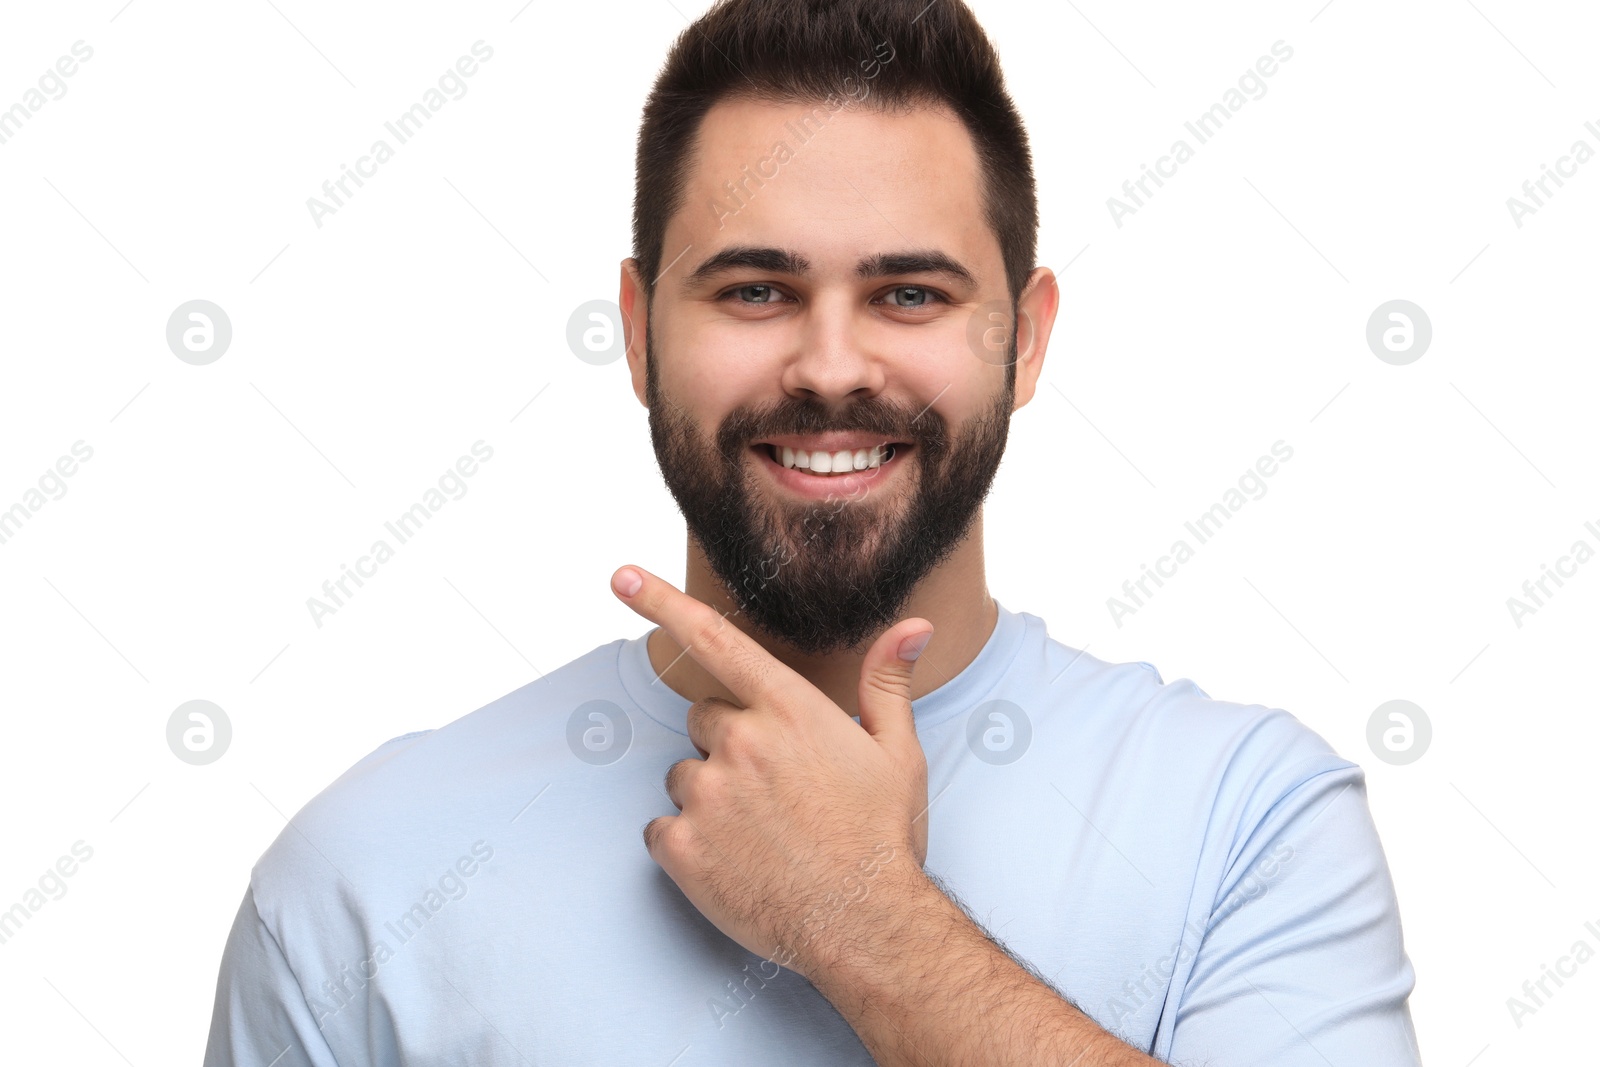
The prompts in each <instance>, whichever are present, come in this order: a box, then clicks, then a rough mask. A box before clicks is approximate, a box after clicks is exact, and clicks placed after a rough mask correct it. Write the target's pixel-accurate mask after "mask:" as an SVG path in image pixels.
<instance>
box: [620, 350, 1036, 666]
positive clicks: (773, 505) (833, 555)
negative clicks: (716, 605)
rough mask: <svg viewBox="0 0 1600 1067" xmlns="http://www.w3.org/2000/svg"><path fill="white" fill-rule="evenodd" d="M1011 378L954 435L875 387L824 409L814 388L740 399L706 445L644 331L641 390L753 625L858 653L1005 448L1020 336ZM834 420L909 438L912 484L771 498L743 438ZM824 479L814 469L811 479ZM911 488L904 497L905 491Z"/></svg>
mask: <svg viewBox="0 0 1600 1067" xmlns="http://www.w3.org/2000/svg"><path fill="white" fill-rule="evenodd" d="M1011 358H1012V362H1011V363H1010V364H1009V367H1008V370H1007V377H1006V387H1005V389H1004V390H1002V392H1001V394H1000V395H999V396H997V397H996V398H995V401H994V403H993V404H992V405H990V407H989V408H988V409H987V410H986V411H982V412H980V413H979V414H977V415H975V416H973V417H972V418H970V419H968V420H967V422H966V424H965V425H964V426H963V427H962V432H961V433H960V435H959V436H955V435H952V434H951V432H950V429H949V426H948V424H947V423H946V421H945V419H944V418H943V417H942V416H941V415H939V413H937V412H935V411H934V410H933V409H932V408H931V407H929V408H927V409H925V410H922V411H920V412H919V411H917V410H913V409H908V408H906V407H904V406H901V405H899V404H895V403H892V402H890V401H887V400H884V399H882V398H879V397H874V398H870V399H868V400H863V401H860V402H857V403H855V404H852V405H851V406H850V407H848V408H844V409H841V410H837V411H830V410H829V408H828V406H827V405H826V404H824V403H823V402H821V401H819V400H817V399H816V398H814V397H807V398H805V399H803V400H802V399H797V398H793V397H785V398H784V399H783V400H781V401H778V402H776V403H774V404H772V405H769V406H765V407H761V408H746V407H741V408H738V409H735V410H734V411H733V412H731V413H730V414H729V415H728V416H727V417H726V418H725V419H723V420H722V424H721V426H719V427H718V428H717V432H716V439H715V441H708V440H707V439H706V438H705V436H704V435H703V434H702V433H701V432H700V429H699V427H698V426H697V425H696V424H695V422H694V420H693V418H692V417H690V416H689V414H688V413H687V412H686V411H684V409H683V408H682V406H681V405H679V404H677V403H676V402H675V401H674V400H673V399H672V398H671V397H668V396H666V395H665V394H664V393H663V392H662V391H661V387H660V382H659V381H658V379H657V376H656V360H655V353H654V352H653V351H652V346H651V342H650V336H649V329H648V326H647V327H646V332H645V360H646V371H645V381H646V384H645V399H646V404H647V405H648V407H649V413H650V415H649V421H650V441H651V443H652V445H653V446H654V448H655V453H656V462H657V464H658V465H659V466H660V468H661V474H662V477H663V478H664V479H665V481H666V484H667V488H668V490H669V491H670V492H671V493H672V496H673V499H674V500H676V501H677V504H678V510H679V511H681V512H682V513H683V517H684V521H685V522H686V523H687V524H688V529H689V535H690V536H691V537H692V538H694V540H695V542H696V544H697V545H698V546H699V548H700V551H701V552H702V554H703V555H704V556H705V558H706V560H707V562H708V564H709V566H710V568H711V570H712V572H713V573H714V574H715V575H716V577H717V579H718V580H719V581H720V582H721V583H722V584H723V585H724V586H726V587H727V590H728V593H729V594H730V596H731V597H732V599H733V601H734V602H735V603H736V604H738V606H739V610H740V612H742V613H743V614H744V616H745V617H746V618H747V619H748V620H749V622H750V624H751V625H752V626H753V627H755V628H756V629H758V630H760V631H762V632H763V633H765V634H766V635H768V636H769V637H771V638H774V639H776V640H778V641H781V642H783V643H784V644H786V645H788V646H790V647H791V648H793V649H795V650H796V651H798V652H800V653H801V654H803V655H808V656H821V655H828V654H831V653H834V652H838V651H840V650H842V649H850V650H851V651H852V652H855V653H857V654H860V653H862V652H864V651H865V649H866V647H867V645H868V644H869V643H870V642H871V641H872V640H873V639H875V638H876V637H877V636H878V635H879V634H880V633H882V632H883V631H884V630H886V629H888V628H889V627H890V626H893V625H894V624H895V623H896V622H898V621H899V620H900V617H901V612H902V610H903V609H904V608H905V605H906V602H907V601H908V600H909V599H910V598H911V596H912V594H913V593H914V592H915V591H916V587H917V585H918V584H919V583H920V582H921V581H922V579H923V578H925V577H926V576H927V575H928V573H929V572H930V571H932V570H933V569H934V568H935V567H937V566H938V565H939V564H941V563H943V562H944V561H945V560H946V559H948V558H949V557H950V555H951V554H952V553H953V552H954V551H955V550H956V548H957V547H958V546H959V545H960V544H961V542H962V541H963V540H964V539H965V538H966V536H967V533H968V531H969V530H970V529H971V527H972V524H973V520H974V519H976V518H977V515H978V509H979V508H980V507H981V506H982V504H983V501H984V498H985V497H987V496H988V493H989V488H990V486H991V484H992V483H993V481H994V475H995V472H996V471H997V470H998V468H999V466H1000V457H1001V455H1002V454H1003V453H1004V452H1005V446H1006V434H1007V431H1008V429H1009V428H1010V424H1011V408H1012V402H1013V400H1014V398H1015V392H1016V385H1015V381H1016V379H1015V342H1014V341H1013V343H1012V352H1011ZM830 430H842V431H852V432H860V433H865V434H870V435H872V436H874V437H876V438H878V439H880V440H883V441H896V442H907V443H910V444H911V445H912V446H913V447H912V448H911V449H910V451H909V453H907V454H906V455H904V456H903V457H901V460H900V462H901V463H902V464H904V465H905V467H906V469H905V470H903V471H900V472H899V473H898V474H897V475H896V477H900V478H902V479H903V480H905V481H906V482H907V483H908V484H907V485H905V486H897V487H896V488H895V489H894V490H893V491H886V490H884V489H882V488H878V489H876V490H875V491H870V492H868V493H867V494H865V495H864V496H862V497H861V498H860V499H851V498H849V497H847V496H845V495H844V494H842V493H841V494H839V495H838V496H837V497H830V498H828V499H826V500H801V499H798V498H789V497H787V496H786V495H780V492H781V491H779V490H776V488H775V487H767V486H763V485H762V483H763V482H765V481H769V479H768V478H767V476H766V474H765V473H764V472H762V471H759V470H757V469H756V463H757V462H759V460H757V459H756V458H755V457H754V456H753V454H752V452H751V446H752V445H753V444H754V443H755V442H757V441H759V440H762V439H763V438H767V437H773V436H777V435H780V434H803V435H811V434H820V433H825V432H827V431H830ZM819 477H820V476H819ZM908 492H909V501H908V502H905V503H901V501H904V500H906V496H907V493H908Z"/></svg>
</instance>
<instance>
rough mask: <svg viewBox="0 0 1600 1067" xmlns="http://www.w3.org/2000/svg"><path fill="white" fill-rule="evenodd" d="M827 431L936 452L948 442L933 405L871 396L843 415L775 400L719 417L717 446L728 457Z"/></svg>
mask: <svg viewBox="0 0 1600 1067" xmlns="http://www.w3.org/2000/svg"><path fill="white" fill-rule="evenodd" d="M830 432H844V433H864V434H869V435H871V436H874V437H880V438H882V439H883V440H886V441H904V442H906V443H909V444H913V445H922V446H924V447H928V448H930V450H932V449H936V448H938V447H939V446H941V445H943V444H945V443H946V442H947V441H948V439H949V430H948V428H947V427H946V424H945V421H944V419H943V418H942V417H941V416H940V415H939V414H938V413H937V412H935V411H933V410H932V406H931V405H929V406H928V407H925V408H922V409H920V410H919V409H908V408H907V407H906V406H904V405H901V404H897V403H894V402H893V401H888V400H884V399H882V398H881V397H874V398H872V399H870V400H863V401H859V402H858V403H856V404H854V405H853V406H851V407H849V408H847V409H845V410H843V411H833V410H830V409H829V408H828V407H827V405H825V404H823V403H822V402H821V401H818V400H812V399H807V400H791V401H778V402H776V403H774V404H771V405H767V406H765V407H761V408H755V409H751V408H739V409H737V410H735V411H734V412H732V413H731V414H730V415H728V417H727V418H725V419H723V421H722V425H721V427H720V428H719V429H718V431H717V446H718V449H719V451H720V452H721V453H722V454H723V455H724V456H726V457H729V458H732V457H734V456H737V455H739V454H740V453H741V452H743V450H744V449H745V448H746V447H748V446H749V444H750V442H752V441H758V440H761V439H762V438H765V437H778V436H782V435H796V436H811V435H816V434H824V433H830Z"/></svg>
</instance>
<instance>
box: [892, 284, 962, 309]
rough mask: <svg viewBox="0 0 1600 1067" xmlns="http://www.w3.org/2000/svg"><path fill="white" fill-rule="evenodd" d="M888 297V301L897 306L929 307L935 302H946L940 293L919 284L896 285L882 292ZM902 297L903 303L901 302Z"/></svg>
mask: <svg viewBox="0 0 1600 1067" xmlns="http://www.w3.org/2000/svg"><path fill="white" fill-rule="evenodd" d="M884 295H885V296H887V297H888V298H889V303H890V304H892V305H893V306H895V307H899V308H919V307H930V306H932V304H935V303H939V304H942V303H946V302H947V301H946V300H945V298H944V296H943V295H942V294H940V293H937V292H935V291H933V290H932V289H929V288H927V287H926V286H921V285H897V286H895V287H894V288H893V289H890V290H889V291H888V292H887V293H885V294H884ZM902 298H904V301H905V302H904V303H902V302H901V300H902Z"/></svg>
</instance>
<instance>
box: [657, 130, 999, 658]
mask: <svg viewBox="0 0 1600 1067" xmlns="http://www.w3.org/2000/svg"><path fill="white" fill-rule="evenodd" d="M803 122H805V123H809V125H803ZM802 138H806V139H805V140H804V141H802ZM780 142H781V143H782V145H783V147H782V148H779V147H777V146H778V145H779V143H780ZM698 148H699V150H698V152H697V154H696V156H695V165H694V167H693V171H692V174H691V177H690V181H689V185H688V189H687V193H686V198H685V203H684V206H683V207H681V208H680V209H679V211H678V212H677V213H676V215H675V216H674V218H673V220H672V221H671V223H670V224H669V225H668V227H667V231H666V242H665V248H666V251H665V253H664V255H663V264H664V265H665V264H671V266H668V267H667V268H666V269H665V270H663V272H662V276H661V278H660V280H659V282H658V285H657V289H656V295H655V299H654V301H653V303H652V306H651V308H650V312H649V316H648V319H647V324H648V329H647V331H646V350H645V361H644V362H645V390H644V392H645V396H644V399H645V402H646V404H647V405H648V407H649V412H650V416H649V421H650V435H651V441H652V443H653V445H654V448H655V453H656V459H657V462H658V463H659V464H660V467H661V472H662V475H663V477H664V478H665V480H666V484H667V486H668V488H669V490H670V491H671V492H672V495H673V497H674V499H675V500H676V501H677V503H678V506H679V508H680V509H681V510H682V512H683V515H684V518H685V520H686V522H687V525H688V528H689V532H690V534H691V536H692V537H694V539H695V541H696V543H697V544H698V545H699V547H700V549H701V550H702V552H703V553H704V555H705V557H706V559H707V561H708V562H709V564H710V566H711V569H712V570H713V571H714V572H715V573H716V575H717V577H718V578H719V579H720V580H721V582H722V583H723V584H724V585H725V586H726V587H727V588H728V591H729V593H730V595H731V596H732V598H733V599H734V601H735V602H736V603H737V604H738V605H739V607H740V609H741V611H742V613H743V614H744V615H745V616H746V618H747V619H748V620H749V621H750V622H751V623H752V624H753V625H754V626H755V627H757V628H759V629H760V630H763V631H765V632H766V633H767V634H769V635H771V636H772V637H775V638H777V639H779V640H781V641H783V642H785V643H787V644H788V645H790V646H791V647H793V648H795V649H796V650H798V651H800V652H802V653H804V654H809V655H822V654H827V653H831V652H835V651H838V650H840V649H845V648H849V649H853V650H856V651H860V650H862V649H863V648H864V646H865V644H866V643H867V642H869V641H870V640H871V639H873V638H874V637H876V635H877V634H878V633H880V632H881V631H882V630H884V629H885V628H887V627H888V626H891V625H893V624H894V623H895V622H896V621H898V619H899V618H900V614H901V612H902V610H903V608H904V606H905V603H906V601H907V600H908V599H909V598H910V596H911V595H912V593H913V592H914V591H915V589H916V586H917V585H918V583H919V582H920V581H921V580H922V579H923V578H924V577H926V576H927V574H928V573H929V572H930V571H931V570H933V568H934V567H936V566H937V565H939V564H940V563H942V562H944V561H945V560H946V559H948V558H949V557H950V555H951V553H952V552H954V550H955V549H956V548H957V547H958V546H959V545H960V543H961V542H962V540H963V539H964V538H965V536H966V535H967V533H968V532H969V530H970V528H971V526H972V523H973V520H974V519H975V518H976V516H977V514H978V509H979V507H980V505H981V504H982V502H983V499H984V497H985V495H986V494H987V493H988V490H989V486H990V484H991V482H992V480H993V478H994V474H995V471H996V468H997V467H998V465H999V462H1000V457H1001V454H1002V453H1003V452H1004V450H1005V444H1006V433H1007V429H1008V427H1009V424H1010V417H1011V412H1012V409H1013V407H1014V403H1013V401H1014V391H1013V388H1012V386H1011V383H1010V381H1009V380H1008V375H1007V371H1006V363H1007V361H1008V360H1009V359H1014V358H1015V339H1014V338H1013V339H1012V340H1011V350H1010V352H1009V353H1007V354H1003V355H1002V354H997V353H994V352H981V351H979V350H975V349H974V347H973V342H972V340H971V339H970V338H969V332H970V330H969V327H970V326H971V324H972V322H973V320H974V318H975V316H977V315H978V313H979V312H980V310H983V311H987V310H988V309H986V308H984V309H980V305H985V304H986V303H990V302H998V301H1004V302H1005V304H1006V306H1008V307H1009V306H1010V301H1009V299H1008V296H1007V290H1006V285H1005V274H1004V269H1003V264H1002V261H1001V256H1000V248H999V245H998V243H997V242H996V240H995V237H994V235H993V233H992V232H991V231H990V230H989V229H988V227H987V225H986V224H985V222H984V220H983V211H982V202H981V186H980V172H979V169H978V161H977V158H976V154H975V152H974V151H973V148H972V144H971V141H970V139H969V136H968V135H967V133H966V131H965V129H964V128H963V127H962V126H961V125H960V123H959V121H958V120H956V119H955V118H954V117H953V116H951V115H949V114H948V113H947V112H943V111H934V110H928V109H922V110H918V111H916V112H912V113H909V114H907V113H901V114H898V115H881V114H876V113H874V112H870V111H866V110H848V111H847V110H838V111H835V112H832V113H831V114H830V113H829V112H828V111H827V110H826V108H825V107H820V108H818V109H817V110H813V109H812V108H811V107H809V106H807V105H801V104H770V103H756V102H749V101H728V102H724V103H721V104H718V105H717V106H716V107H714V108H713V109H712V110H711V111H710V112H709V113H708V114H707V116H706V119H705V122H704V125H703V127H702V131H701V136H700V141H699V146H698ZM751 175H754V177H750V176H751ZM725 183H730V184H725ZM730 190H731V191H730ZM734 249H755V250H781V251H783V252H791V253H794V255H795V256H798V257H800V258H801V259H803V260H804V261H805V263H804V265H803V266H804V268H805V269H800V268H801V266H802V265H801V264H797V263H795V262H793V261H785V260H784V259H783V258H782V257H781V256H778V255H776V254H774V253H771V252H769V253H765V254H760V255H746V256H744V257H743V258H742V259H740V260H735V261H734V262H733V263H731V264H725V265H723V266H720V267H716V269H710V270H706V269H702V268H703V267H705V266H706V265H707V261H708V260H711V259H712V257H714V256H717V255H718V254H719V253H726V252H728V251H730V250H734ZM680 253H683V254H682V255H681V257H680V258H679V259H678V260H677V262H676V263H673V257H675V256H680ZM884 256H889V257H894V256H912V257H915V259H914V260H913V261H908V262H902V263H892V262H888V263H884V262H879V263H873V262H872V260H873V259H874V257H884ZM938 257H944V262H943V263H942V264H941V263H940V262H938V261H937V259H938ZM863 263H865V264H866V269H865V271H864V272H863V269H862V264H863ZM712 266H713V267H715V265H714V264H713V265H712ZM941 266H945V267H954V268H955V270H954V272H952V271H950V270H946V269H940V268H941ZM962 270H964V271H965V272H966V273H967V274H969V275H970V278H968V277H962V276H961V271H962ZM991 306H993V305H992V304H991ZM658 345H659V347H658ZM980 356H981V357H982V358H980ZM635 370H636V386H637V367H636V368H635ZM874 449H877V454H876V455H875V454H874V452H873V450H874ZM863 450H864V451H863ZM800 452H805V453H806V459H807V460H808V461H809V462H810V467H811V469H810V470H805V469H800V467H799V466H798V462H799V456H798V453H800ZM846 452H848V453H849V456H848V460H849V462H848V469H849V471H850V472H849V473H845V474H839V473H836V472H835V471H834V470H833V469H830V471H829V473H828V474H820V473H817V472H816V471H817V468H818V467H820V466H821V462H822V461H821V460H819V458H818V454H819V453H821V454H824V455H826V456H827V457H828V460H827V462H828V464H829V467H830V468H834V467H837V466H839V464H838V462H837V459H840V458H845V457H842V456H841V455H840V454H841V453H846ZM884 456H887V459H886V460H883V461H882V462H881V463H879V464H878V465H876V466H873V465H871V464H873V463H875V462H877V461H879V460H880V459H882V457H884ZM858 457H863V458H865V459H866V461H867V463H868V464H869V465H868V466H867V467H865V468H864V469H859V470H858V469H856V466H857V463H856V461H857V458H858ZM788 462H795V463H796V466H795V467H792V468H791V467H788V466H787V465H786V464H787V463H788Z"/></svg>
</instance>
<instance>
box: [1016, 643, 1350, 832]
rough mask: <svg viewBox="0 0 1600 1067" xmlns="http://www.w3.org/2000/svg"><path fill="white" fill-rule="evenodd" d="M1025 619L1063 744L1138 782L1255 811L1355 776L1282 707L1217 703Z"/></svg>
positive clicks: (1191, 686) (1141, 664) (1155, 790)
mask: <svg viewBox="0 0 1600 1067" xmlns="http://www.w3.org/2000/svg"><path fill="white" fill-rule="evenodd" d="M1030 625H1032V626H1037V628H1038V630H1039V631H1040V632H1041V636H1040V640H1039V641H1038V642H1036V646H1035V647H1036V648H1037V651H1036V652H1035V653H1034V654H1035V655H1037V656H1039V657H1040V658H1041V663H1040V664H1039V667H1040V671H1039V674H1038V677H1040V678H1041V679H1042V680H1043V683H1044V684H1045V685H1046V688H1045V690H1044V692H1045V693H1046V694H1048V698H1049V699H1048V700H1046V701H1041V703H1043V704H1044V705H1045V711H1046V714H1047V715H1049V716H1050V717H1051V718H1052V720H1054V721H1057V722H1059V724H1060V727H1061V729H1060V730H1059V733H1060V734H1061V735H1062V737H1063V739H1064V743H1070V744H1073V745H1076V746H1083V747H1086V748H1088V749H1089V750H1091V751H1093V752H1095V753H1096V755H1097V758H1099V759H1102V760H1105V761H1107V763H1108V764H1109V765H1110V766H1109V767H1108V770H1109V772H1110V773H1112V774H1113V775H1114V776H1115V777H1118V778H1121V779H1123V780H1124V781H1126V782H1128V783H1129V784H1130V785H1132V786H1134V787H1136V788H1139V789H1142V790H1145V791H1148V792H1150V793H1151V794H1152V795H1156V796H1164V797H1168V798H1171V799H1173V800H1178V799H1179V798H1180V797H1188V798H1189V799H1191V800H1193V801H1195V802H1206V801H1207V800H1208V799H1209V802H1210V803H1211V804H1213V805H1215V804H1216V803H1217V802H1218V801H1220V800H1226V801H1228V802H1229V803H1232V804H1238V805H1241V806H1243V807H1244V808H1247V809H1249V810H1250V811H1251V812H1254V813H1255V814H1258V815H1259V814H1261V813H1263V812H1264V810H1265V809H1266V808H1268V807H1270V806H1271V805H1272V804H1273V803H1275V802H1276V800H1277V799H1278V798H1280V797H1282V796H1284V795H1286V794H1288V793H1290V792H1292V791H1293V790H1295V789H1296V788H1298V787H1299V786H1301V785H1302V784H1304V783H1305V782H1307V781H1309V780H1311V779H1313V778H1316V777H1318V776H1321V775H1327V774H1332V775H1334V776H1335V777H1339V778H1341V779H1342V780H1354V781H1359V780H1361V778H1362V775H1363V772H1362V770H1361V768H1360V766H1359V765H1358V764H1356V763H1355V762H1353V761H1352V760H1349V759H1346V758H1344V757H1343V756H1341V755H1339V753H1338V752H1336V751H1335V750H1334V748H1333V746H1332V745H1330V744H1329V743H1328V741H1327V740H1326V739H1325V738H1324V737H1323V736H1322V735H1321V734H1319V733H1318V732H1317V731H1316V730H1314V729H1313V728H1312V727H1310V726H1308V725H1307V724H1306V723H1304V722H1303V721H1301V720H1300V719H1299V718H1297V717H1296V716H1295V715H1294V714H1293V713H1292V712H1291V711H1289V710H1287V709H1285V708H1281V707H1275V706H1272V705H1269V704H1262V703H1246V702H1244V701H1241V700H1229V699H1219V698H1216V697H1213V696H1211V695H1210V694H1209V693H1207V692H1206V691H1205V690H1204V689H1202V688H1201V687H1200V686H1199V685H1198V684H1197V683H1196V682H1195V681H1193V680H1192V679H1190V678H1175V679H1173V680H1171V681H1168V680H1166V679H1164V678H1163V677H1162V674H1161V671H1160V670H1159V669H1158V668H1157V667H1156V666H1155V665H1154V664H1151V663H1148V662H1145V661H1142V660H1131V661H1125V662H1115V661H1108V660H1104V659H1101V658H1099V657H1097V656H1095V655H1093V654H1091V653H1089V652H1087V651H1084V650H1081V649H1075V648H1071V647H1069V646H1067V645H1064V644H1062V643H1061V642H1058V641H1056V640H1054V639H1053V638H1051V637H1049V636H1048V634H1047V633H1043V630H1044V624H1043V623H1042V622H1041V621H1038V620H1036V619H1033V620H1032V621H1031V622H1030ZM1238 814H1240V815H1244V814H1246V813H1245V812H1244V811H1240V812H1239V813H1238Z"/></svg>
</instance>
